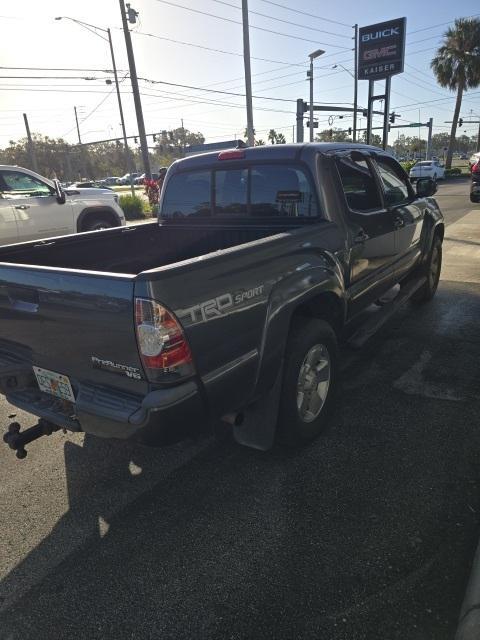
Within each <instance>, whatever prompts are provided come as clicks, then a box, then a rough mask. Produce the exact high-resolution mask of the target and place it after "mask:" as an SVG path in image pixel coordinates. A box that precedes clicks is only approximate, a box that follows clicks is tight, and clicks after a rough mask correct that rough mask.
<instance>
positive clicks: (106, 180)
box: [102, 176, 120, 186]
mask: <svg viewBox="0 0 480 640" xmlns="http://www.w3.org/2000/svg"><path fill="white" fill-rule="evenodd" d="M119 180H120V178H118V177H116V176H110V177H109V178H104V180H102V183H103V184H105V185H107V186H109V185H116V184H118V181H119Z"/></svg>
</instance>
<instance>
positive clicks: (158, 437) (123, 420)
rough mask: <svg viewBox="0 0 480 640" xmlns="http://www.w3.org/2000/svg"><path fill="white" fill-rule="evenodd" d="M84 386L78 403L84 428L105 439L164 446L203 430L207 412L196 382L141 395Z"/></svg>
mask: <svg viewBox="0 0 480 640" xmlns="http://www.w3.org/2000/svg"><path fill="white" fill-rule="evenodd" d="M125 395H126V394H124V393H120V394H119V393H118V392H113V393H112V390H106V389H103V388H98V387H93V386H84V387H82V388H81V390H80V393H79V395H78V398H77V402H76V415H77V418H78V421H79V423H80V425H81V429H82V431H85V432H87V433H92V434H94V435H97V436H100V437H102V438H121V439H126V440H135V441H137V442H141V443H143V444H147V445H150V446H162V445H167V444H171V443H173V442H178V441H179V440H182V439H183V438H185V437H187V436H189V435H194V434H195V433H198V432H199V431H203V430H204V429H205V427H206V425H207V418H206V411H205V407H204V404H203V401H202V399H201V396H200V393H199V391H198V387H197V384H196V382H194V381H189V382H185V383H183V384H181V385H178V386H176V387H170V388H167V389H159V390H156V391H151V392H150V393H148V394H147V395H146V396H144V397H143V398H142V399H141V400H140V401H139V399H138V398H135V397H132V396H129V397H128V398H125V397H124V396H125Z"/></svg>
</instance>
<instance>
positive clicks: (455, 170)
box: [445, 167, 462, 178]
mask: <svg viewBox="0 0 480 640" xmlns="http://www.w3.org/2000/svg"><path fill="white" fill-rule="evenodd" d="M461 175H462V170H461V169H460V167H453V168H452V169H445V177H447V176H448V177H452V178H453V177H455V176H461Z"/></svg>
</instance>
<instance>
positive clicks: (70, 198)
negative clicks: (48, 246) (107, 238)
mask: <svg viewBox="0 0 480 640" xmlns="http://www.w3.org/2000/svg"><path fill="white" fill-rule="evenodd" d="M124 224H125V215H124V213H123V211H122V208H121V207H120V205H119V204H118V196H117V194H116V193H114V192H113V191H110V190H107V189H66V190H63V189H62V188H61V186H60V183H59V182H58V180H53V181H52V180H48V178H43V177H42V176H40V175H38V173H35V172H33V171H30V170H29V169H23V168H21V167H15V166H8V165H0V245H4V244H13V243H15V242H26V241H28V240H36V239H37V238H49V237H52V236H61V235H66V234H69V233H76V232H81V231H95V230H97V229H106V228H108V227H119V226H121V225H124Z"/></svg>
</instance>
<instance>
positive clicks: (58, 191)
mask: <svg viewBox="0 0 480 640" xmlns="http://www.w3.org/2000/svg"><path fill="white" fill-rule="evenodd" d="M53 186H54V187H55V195H56V196H57V202H58V204H65V201H66V199H67V196H66V195H65V191H64V190H63V189H62V185H61V184H60V181H59V180H57V179H56V178H55V180H54V181H53Z"/></svg>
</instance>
